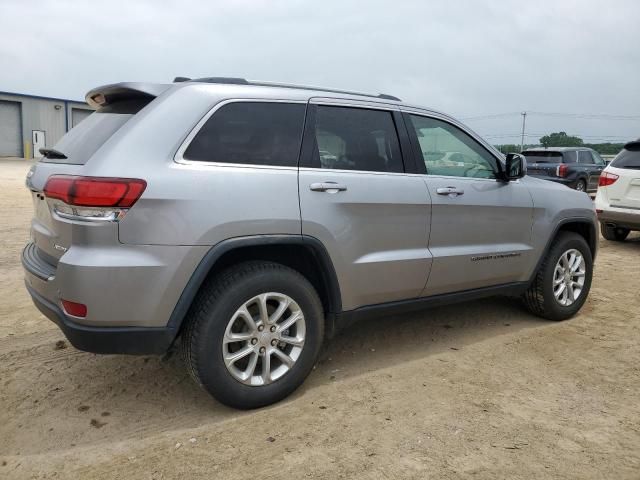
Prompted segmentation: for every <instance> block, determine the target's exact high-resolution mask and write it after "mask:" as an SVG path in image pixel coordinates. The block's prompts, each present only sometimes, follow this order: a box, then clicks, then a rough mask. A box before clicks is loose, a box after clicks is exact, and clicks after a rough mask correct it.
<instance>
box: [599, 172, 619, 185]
mask: <svg viewBox="0 0 640 480" xmlns="http://www.w3.org/2000/svg"><path fill="white" fill-rule="evenodd" d="M618 178H620V176H619V175H616V174H615V173H609V172H602V173H601V174H600V180H598V186H599V187H606V186H609V185H612V184H614V183H616V180H618Z"/></svg>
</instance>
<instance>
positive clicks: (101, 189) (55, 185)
mask: <svg viewBox="0 0 640 480" xmlns="http://www.w3.org/2000/svg"><path fill="white" fill-rule="evenodd" d="M146 187H147V182H145V181H144V180H140V179H137V178H109V177H77V176H71V175H52V176H51V177H49V179H48V180H47V183H46V184H45V186H44V194H45V196H46V197H47V198H51V199H56V200H61V201H62V202H64V203H66V204H68V205H73V206H77V207H117V208H130V207H132V206H133V204H134V203H136V201H137V200H138V199H139V198H140V196H141V195H142V192H144V190H145V188H146Z"/></svg>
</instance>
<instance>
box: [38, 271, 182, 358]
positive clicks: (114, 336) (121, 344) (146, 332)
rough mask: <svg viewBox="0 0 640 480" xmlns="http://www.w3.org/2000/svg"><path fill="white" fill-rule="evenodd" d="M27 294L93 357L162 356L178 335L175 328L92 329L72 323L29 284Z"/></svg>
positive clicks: (72, 341)
mask: <svg viewBox="0 0 640 480" xmlns="http://www.w3.org/2000/svg"><path fill="white" fill-rule="evenodd" d="M25 285H26V287H27V291H28V292H29V294H30V295H31V299H32V300H33V303H34V304H35V306H36V307H37V308H38V310H40V312H42V314H43V315H44V316H45V317H47V318H48V319H49V320H51V321H52V322H54V323H55V324H56V325H58V327H59V328H60V330H62V333H64V335H65V337H67V339H68V340H69V342H70V343H71V345H73V346H74V347H76V348H77V349H78V350H84V351H85V352H92V353H122V354H131V355H153V354H157V355H161V354H163V353H165V352H166V351H167V350H168V349H169V347H170V346H171V344H172V342H173V340H174V338H175V334H176V332H175V331H174V330H173V329H171V328H160V327H149V328H138V327H88V326H86V325H80V324H78V323H76V322H74V321H73V320H71V319H69V317H67V316H66V315H65V314H64V312H63V311H62V310H61V309H60V307H58V306H57V305H55V304H54V303H52V302H50V301H49V300H47V299H46V298H44V297H43V296H42V295H40V294H39V293H38V292H36V291H35V290H34V289H33V288H32V287H31V286H29V284H28V283H26V282H25Z"/></svg>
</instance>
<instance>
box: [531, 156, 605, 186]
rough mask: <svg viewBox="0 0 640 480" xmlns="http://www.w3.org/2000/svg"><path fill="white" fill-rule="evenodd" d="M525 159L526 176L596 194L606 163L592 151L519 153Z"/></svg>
mask: <svg viewBox="0 0 640 480" xmlns="http://www.w3.org/2000/svg"><path fill="white" fill-rule="evenodd" d="M522 154H523V155H524V156H525V157H526V159H527V173H528V175H531V176H532V177H537V178H542V179H543V180H551V181H552V182H558V183H561V184H563V185H566V186H568V187H571V188H573V189H575V190H578V191H579V192H587V193H595V192H596V191H597V190H598V181H599V179H600V174H601V173H602V170H604V167H605V161H604V160H603V159H602V157H601V156H600V155H599V154H598V152H596V151H595V150H592V149H591V148H583V147H549V148H530V149H528V150H525V151H524V152H522Z"/></svg>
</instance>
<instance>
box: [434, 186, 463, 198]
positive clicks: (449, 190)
mask: <svg viewBox="0 0 640 480" xmlns="http://www.w3.org/2000/svg"><path fill="white" fill-rule="evenodd" d="M436 192H437V193H438V195H452V196H454V197H455V196H458V195H462V194H464V190H462V189H461V188H457V187H440V188H438V189H437V190H436Z"/></svg>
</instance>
